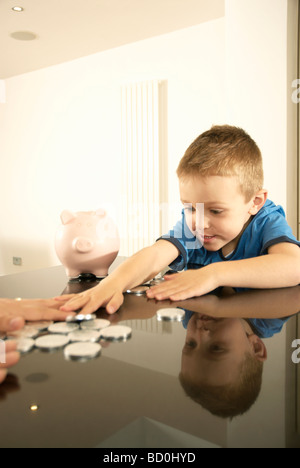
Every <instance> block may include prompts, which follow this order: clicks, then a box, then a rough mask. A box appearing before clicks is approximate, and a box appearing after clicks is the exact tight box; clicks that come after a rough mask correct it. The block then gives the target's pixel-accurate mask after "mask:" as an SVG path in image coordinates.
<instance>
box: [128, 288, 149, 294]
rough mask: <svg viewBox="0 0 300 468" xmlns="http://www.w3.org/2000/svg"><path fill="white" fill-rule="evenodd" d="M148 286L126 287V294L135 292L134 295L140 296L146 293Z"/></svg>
mask: <svg viewBox="0 0 300 468" xmlns="http://www.w3.org/2000/svg"><path fill="white" fill-rule="evenodd" d="M148 289H149V286H137V287H136V288H131V289H127V291H126V292H127V293H128V294H135V295H136V296H142V295H143V294H146V292H147V291H148Z"/></svg>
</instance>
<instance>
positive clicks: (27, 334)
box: [7, 325, 39, 338]
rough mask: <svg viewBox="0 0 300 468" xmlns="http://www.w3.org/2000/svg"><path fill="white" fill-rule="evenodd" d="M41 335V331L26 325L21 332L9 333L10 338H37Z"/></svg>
mask: <svg viewBox="0 0 300 468" xmlns="http://www.w3.org/2000/svg"><path fill="white" fill-rule="evenodd" d="M38 335H39V330H37V329H36V328H34V327H31V326H30V325H25V326H24V327H23V328H21V330H16V331H13V332H8V333H7V336H8V337H14V338H36V337H37V336H38Z"/></svg>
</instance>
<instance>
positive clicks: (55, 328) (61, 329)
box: [48, 322, 79, 335]
mask: <svg viewBox="0 0 300 468" xmlns="http://www.w3.org/2000/svg"><path fill="white" fill-rule="evenodd" d="M78 329H79V325H78V324H77V323H67V322H56V323H53V324H52V325H50V327H48V331H49V332H50V333H62V334H65V335H66V334H67V333H71V332H72V331H75V330H78Z"/></svg>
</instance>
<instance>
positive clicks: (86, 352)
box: [64, 343, 101, 361]
mask: <svg viewBox="0 0 300 468" xmlns="http://www.w3.org/2000/svg"><path fill="white" fill-rule="evenodd" d="M100 352H101V346H100V345H99V344H98V343H72V344H70V345H68V346H66V347H65V349H64V355H65V358H66V359H70V360H76V361H86V360H88V359H93V358H95V357H97V356H99V354H100Z"/></svg>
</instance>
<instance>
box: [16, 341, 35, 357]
mask: <svg viewBox="0 0 300 468" xmlns="http://www.w3.org/2000/svg"><path fill="white" fill-rule="evenodd" d="M15 341H16V343H17V351H19V353H21V354H26V353H29V351H31V350H32V349H33V348H34V345H35V343H34V340H33V339H32V338H17V339H16V340H15Z"/></svg>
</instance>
